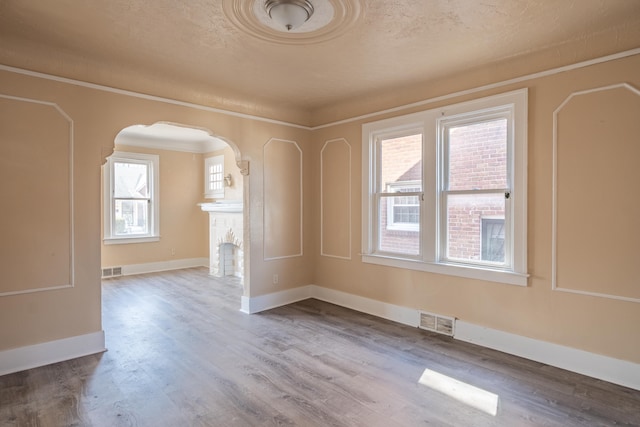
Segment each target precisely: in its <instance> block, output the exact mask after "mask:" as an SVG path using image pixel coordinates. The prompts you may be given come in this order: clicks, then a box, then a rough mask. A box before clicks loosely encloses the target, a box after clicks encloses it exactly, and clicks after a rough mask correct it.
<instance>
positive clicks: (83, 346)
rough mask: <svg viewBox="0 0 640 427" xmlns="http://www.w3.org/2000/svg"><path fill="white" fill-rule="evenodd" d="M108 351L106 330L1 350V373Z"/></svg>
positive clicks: (9, 372)
mask: <svg viewBox="0 0 640 427" xmlns="http://www.w3.org/2000/svg"><path fill="white" fill-rule="evenodd" d="M103 351H106V348H105V341H104V331H99V332H93V333H91V334H85V335H78V336H75V337H69V338H63V339H60V340H55V341H48V342H44V343H40V344H34V345H28V346H25V347H18V348H13V349H10V350H4V351H0V375H6V374H11V373H13V372H19V371H24V370H26V369H31V368H37V367H40V366H45V365H50V364H52V363H57V362H62V361H65V360H70V359H75V358H76V357H82V356H88V355H90V354H96V353H101V352H103Z"/></svg>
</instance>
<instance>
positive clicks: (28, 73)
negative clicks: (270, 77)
mask: <svg viewBox="0 0 640 427" xmlns="http://www.w3.org/2000/svg"><path fill="white" fill-rule="evenodd" d="M0 71H9V72H12V73H16V74H22V75H24V76H29V77H36V78H39V79H44V80H51V81H54V82H59V83H67V84H70V85H74V86H80V87H85V88H88V89H95V90H99V91H102V92H109V93H115V94H118V95H124V96H130V97H132V98H140V99H145V100H148V101H157V102H162V103H165V104H172V105H178V106H180V107H188V108H194V109H196V110H203V111H208V112H210V113H218V114H223V115H227V116H232V117H239V118H242V119H249V120H256V121H259V122H266V123H272V124H276V125H282V126H289V127H294V128H299V129H306V130H309V129H310V128H309V127H308V126H302V125H298V124H295V123H289V122H284V121H280V120H274V119H268V118H266V117H260V116H254V115H252V114H245V113H238V112H235V111H229V110H223V109H221V108H215V107H209V106H206V105H201V104H194V103H192V102H185V101H178V100H176V99H171V98H165V97H162V96H156V95H147V94H145V93H139V92H134V91H131V90H124V89H117V88H114V87H110V86H104V85H99V84H95V83H89V82H83V81H81V80H75V79H69V78H67V77H60V76H54V75H52V74H46V73H40V72H38V71H31V70H25V69H22V68H16V67H11V66H9V65H2V64H0Z"/></svg>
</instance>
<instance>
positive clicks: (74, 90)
mask: <svg viewBox="0 0 640 427" xmlns="http://www.w3.org/2000/svg"><path fill="white" fill-rule="evenodd" d="M0 94H2V95H3V96H5V97H21V98H27V99H31V100H35V101H36V102H39V103H40V102H44V103H51V104H55V105H57V106H59V108H60V109H61V110H62V111H64V112H65V114H66V115H68V117H69V118H70V121H71V123H72V129H73V172H74V179H73V184H74V191H73V200H74V205H73V213H74V221H73V232H74V240H73V243H74V245H73V246H74V247H73V260H74V266H75V268H74V270H73V275H74V277H75V283H74V285H75V286H74V287H68V288H64V289H45V290H43V291H37V292H28V293H24V294H18V295H7V294H4V295H2V296H0V351H2V350H7V349H13V348H18V347H23V346H28V345H32V344H37V343H43V342H48V341H53V340H56V339H61V338H67V337H73V336H78V335H83V334H89V333H92V332H97V331H100V330H101V297H100V294H101V290H100V268H101V249H102V245H101V235H102V231H101V230H102V228H101V216H102V211H101V193H102V190H101V165H102V163H103V162H104V159H105V158H106V157H107V156H108V155H110V154H111V153H112V151H113V148H114V139H115V137H116V135H117V134H118V132H120V130H122V129H123V128H125V127H127V126H130V125H134V124H147V125H149V124H152V123H156V122H160V121H166V122H173V123H180V124H183V125H186V126H192V127H199V128H204V129H208V130H209V131H211V133H212V134H213V135H215V136H218V137H221V138H224V139H225V140H226V141H229V142H230V144H233V145H235V146H236V147H235V148H236V149H237V150H238V151H239V152H240V153H241V157H242V160H244V161H248V162H249V165H250V166H249V167H250V174H249V175H248V176H244V177H242V178H240V177H238V181H237V182H238V183H239V182H240V180H242V185H243V187H244V188H245V190H246V191H245V192H244V196H243V197H244V202H245V215H246V217H247V220H246V224H245V231H244V235H245V236H246V238H247V239H249V238H250V241H246V242H245V262H247V263H248V262H250V263H251V270H250V271H249V273H248V274H247V275H246V276H245V294H246V295H261V294H265V293H269V292H272V291H274V290H279V289H286V288H292V287H296V286H302V285H306V284H309V283H311V282H312V281H313V270H312V269H310V268H308V266H309V265H312V264H313V258H312V252H313V248H314V246H315V245H314V239H313V233H312V224H311V214H310V210H308V209H307V210H305V211H304V216H303V218H302V221H303V232H304V235H305V241H304V251H303V254H302V255H301V256H296V257H294V258H286V259H279V260H275V261H270V262H265V261H264V260H263V248H264V245H263V235H264V228H263V223H262V218H263V208H264V202H263V193H264V189H263V186H262V181H263V177H264V173H265V171H264V170H263V167H262V157H263V153H264V151H263V147H264V145H265V144H266V143H267V142H268V141H269V140H270V139H272V138H280V139H284V140H290V141H296V143H297V144H298V145H299V147H300V148H301V150H302V155H303V156H302V159H303V163H304V169H303V170H304V172H303V173H304V182H305V185H306V186H310V182H311V172H310V171H311V162H312V160H311V155H310V154H309V152H310V142H309V137H310V134H311V133H310V132H309V131H307V130H303V129H296V128H291V127H287V126H282V125H278V124H274V123H266V122H262V121H255V120H249V119H245V118H238V117H235V116H230V115H224V114H218V113H212V112H210V111H205V110H203V109H199V108H192V107H188V106H178V105H174V104H171V103H167V102H162V101H158V100H151V99H142V98H139V97H135V96H128V95H125V94H119V93H118V94H117V93H112V92H108V91H102V90H97V89H94V88H87V87H83V86H80V85H74V84H69V83H63V82H58V81H53V80H50V79H43V78H36V77H31V76H27V75H23V74H21V73H15V72H11V71H0ZM1 106H2V108H3V110H2V111H3V112H4V113H6V112H7V111H10V110H11V109H12V108H14V107H13V106H12V105H6V103H5V104H2V105H1ZM38 119H39V117H36V116H33V115H29V114H27V113H25V114H23V115H22V116H21V121H22V122H24V123H27V124H28V125H29V126H34V127H36V128H42V127H44V128H45V131H44V133H45V135H46V134H47V131H46V130H47V129H46V128H47V127H49V126H50V123H49V122H48V121H45V120H40V121H38ZM49 130H51V129H49ZM0 135H1V137H2V140H0V144H1V145H2V147H3V153H5V151H7V152H9V151H10V150H9V149H7V150H5V147H10V146H12V145H13V144H14V143H15V141H14V140H13V138H10V137H11V135H5V134H0ZM25 138H28V139H29V141H30V143H31V146H32V148H31V149H32V150H34V151H38V150H41V149H44V148H45V147H46V146H47V144H48V143H49V142H50V141H48V140H47V138H41V137H39V136H38V135H37V134H36V135H35V136H34V135H33V134H28V133H25ZM58 142H59V141H58ZM135 151H139V149H137V148H136V149H135ZM14 157H15V158H14V159H12V161H23V159H21V158H20V157H19V156H18V155H15V156H14ZM179 157H180V159H179V160H178V159H177V158H176V162H177V163H180V164H190V163H191V162H192V161H193V158H192V156H189V155H187V156H186V157H183V156H179ZM51 160H53V161H55V162H56V163H59V164H58V167H59V168H60V167H62V169H65V165H64V162H63V161H62V160H58V159H57V158H56V157H52V158H51ZM161 161H162V160H161ZM165 163H168V164H169V165H170V164H171V163H173V161H170V162H165ZM196 163H197V170H198V171H201V170H202V169H201V168H202V167H201V166H200V161H198V162H196ZM66 166H68V165H66ZM275 166H276V167H285V165H280V164H277V165H275ZM161 167H163V166H161ZM66 169H69V168H68V167H66ZM178 169H182V168H176V171H177V170H178ZM163 171H165V169H164V168H163ZM163 171H161V174H162V172H163ZM171 173H172V172H171V171H170V172H169V173H168V174H169V175H170V174H171ZM178 173H180V174H182V173H184V171H180V172H178ZM189 173H191V172H189ZM266 173H269V171H266ZM164 175H165V176H166V175H167V173H164ZM36 178H37V180H46V179H48V177H47V174H46V170H43V171H41V172H36ZM194 179H196V178H195V177H194ZM200 183H201V179H199V178H197V179H196V184H195V185H198V186H200V185H201V184H200ZM169 185H171V184H169ZM297 185H298V184H297V183H296V186H297ZM25 188H27V187H25ZM165 190H169V188H166V189H165ZM5 191H7V190H6V189H5V188H4V187H3V195H4V192H5ZM68 193H69V191H68V190H67V195H66V198H65V197H60V198H59V200H58V201H55V200H54V201H51V202H49V199H46V198H44V199H42V200H47V202H49V203H50V204H51V206H48V207H47V208H49V209H54V210H56V211H60V212H64V206H68V196H69V194H68ZM199 193H200V194H201V193H202V192H201V190H199ZM62 195H63V196H64V193H62ZM38 196H39V195H38V194H27V193H25V194H24V195H23V196H21V197H22V198H21V199H19V201H21V202H22V201H24V202H25V203H27V202H29V200H31V199H33V198H34V197H36V198H37V197H38ZM161 197H163V196H162V195H161ZM199 198H200V200H202V198H201V196H199ZM58 203H59V205H58ZM304 203H305V204H306V205H307V206H310V204H311V192H310V191H306V192H305V195H304ZM34 205H37V203H31V202H29V203H27V206H30V207H31V206H34ZM189 209H191V208H189ZM3 212H4V210H3ZM193 215H194V218H198V222H200V218H206V215H205V214H204V213H203V212H200V213H198V212H197V211H195V209H194V211H193ZM196 215H202V217H200V216H196ZM63 216H65V217H66V220H69V219H70V218H69V212H68V211H67V213H66V215H63ZM6 218H7V217H6V216H5V214H4V213H3V214H2V218H0V219H1V220H5V219H6ZM170 218H171V213H165V214H164V217H163V218H162V219H161V220H162V221H163V223H164V222H165V221H166V220H167V219H170ZM11 220H12V222H16V221H18V223H17V224H9V223H8V222H6V221H0V224H3V229H2V234H3V236H7V235H9V234H8V228H9V227H13V226H17V227H19V228H22V229H25V228H28V227H30V226H32V225H34V224H33V223H34V222H41V221H37V218H35V219H34V217H33V216H31V215H25V216H23V217H22V219H21V218H20V217H17V218H16V217H15V216H14V217H12V218H11ZM19 221H24V224H20V223H19ZM203 221H206V220H205V219H203ZM57 225H58V224H57V222H52V223H46V224H45V225H42V224H38V226H43V227H44V228H43V230H44V231H45V233H43V234H39V235H37V236H35V237H34V239H36V241H37V244H38V245H41V246H45V247H49V248H50V249H51V251H53V252H57V251H59V252H60V253H64V251H65V249H68V247H67V246H68V244H65V243H61V242H59V240H57V239H59V236H58V234H56V233H55V230H53V228H54V227H56V226H57ZM161 232H162V231H161ZM47 233H49V234H47ZM49 236H51V237H49ZM173 238H175V239H178V238H177V237H176V236H174V237H168V236H167V240H171V239H173ZM12 244H13V245H14V246H15V248H16V250H18V251H27V252H28V251H29V245H30V244H31V243H30V241H29V240H28V239H25V240H24V241H21V240H17V241H15V242H12ZM172 244H175V245H176V246H177V248H176V249H177V250H180V248H181V246H180V245H181V244H182V243H180V240H174V241H173V242H171V241H169V242H167V243H166V244H165V242H164V241H161V242H160V243H159V244H158V245H157V252H158V253H159V254H162V253H166V252H167V250H168V249H169V248H170V247H171V245H172ZM127 246H130V247H131V248H133V246H135V245H127ZM195 247H198V248H200V249H193V250H194V252H193V253H194V254H198V255H201V256H202V255H203V253H202V248H203V247H204V245H203V244H202V242H201V243H199V244H198V245H196V246H195ZM127 250H128V249H124V251H127ZM108 251H109V250H106V253H105V256H106V257H107V259H108V261H109V262H114V263H115V262H117V261H119V260H125V259H126V260H127V262H147V261H148V260H151V259H152V255H150V252H149V253H148V254H147V253H143V254H132V253H129V254H120V255H118V254H110V253H109V252H108ZM67 252H68V251H67ZM143 252H146V251H143ZM153 256H155V255H153ZM185 256H190V255H186V254H185ZM119 257H121V258H119ZM38 259H39V258H38V257H35V258H34V257H33V256H31V255H29V256H23V257H21V258H20V259H18V260H11V262H12V263H13V264H15V265H14V267H15V269H17V270H18V271H19V270H30V269H38V268H40V267H41V265H40V264H39V262H37V261H38ZM8 262H9V259H6V258H3V259H0V263H1V264H0V268H2V269H3V270H4V269H7V268H8ZM60 262H62V263H66V261H65V260H64V259H62V260H61V261H59V262H55V261H53V264H51V265H53V266H56V267H57V266H59V265H60V264H59V263H60ZM45 265H47V264H45ZM65 265H68V263H66V264H65ZM61 274H62V276H64V272H63V273H61ZM273 274H279V277H280V280H279V283H278V285H277V286H274V285H272V280H271V277H272V275H273ZM63 278H64V277H63ZM2 284H3V286H5V284H6V282H5V281H3V282H2ZM55 284H56V283H48V282H47V283H44V284H42V283H39V284H38V286H39V287H43V288H48V287H51V286H50V285H55ZM15 286H16V287H17V289H22V288H28V289H27V290H28V291H33V290H35V288H34V286H35V283H31V282H24V283H18V284H16V285H15ZM12 289H14V288H11V289H8V290H12Z"/></svg>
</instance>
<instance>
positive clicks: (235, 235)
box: [199, 201, 244, 277]
mask: <svg viewBox="0 0 640 427" xmlns="http://www.w3.org/2000/svg"><path fill="white" fill-rule="evenodd" d="M199 206H200V208H201V209H202V210H203V211H205V212H208V213H209V274H211V275H212V276H216V277H224V276H237V277H243V274H244V249H243V244H242V230H243V226H244V225H243V224H244V222H243V215H242V202H238V201H224V202H215V203H201V204H200V205H199Z"/></svg>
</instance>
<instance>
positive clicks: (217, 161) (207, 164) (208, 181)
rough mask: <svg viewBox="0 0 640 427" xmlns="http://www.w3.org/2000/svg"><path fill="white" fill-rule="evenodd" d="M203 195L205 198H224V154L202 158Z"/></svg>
mask: <svg viewBox="0 0 640 427" xmlns="http://www.w3.org/2000/svg"><path fill="white" fill-rule="evenodd" d="M204 170H205V173H204V196H205V198H207V199H223V198H224V156H213V157H207V158H206V159H205V160H204Z"/></svg>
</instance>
